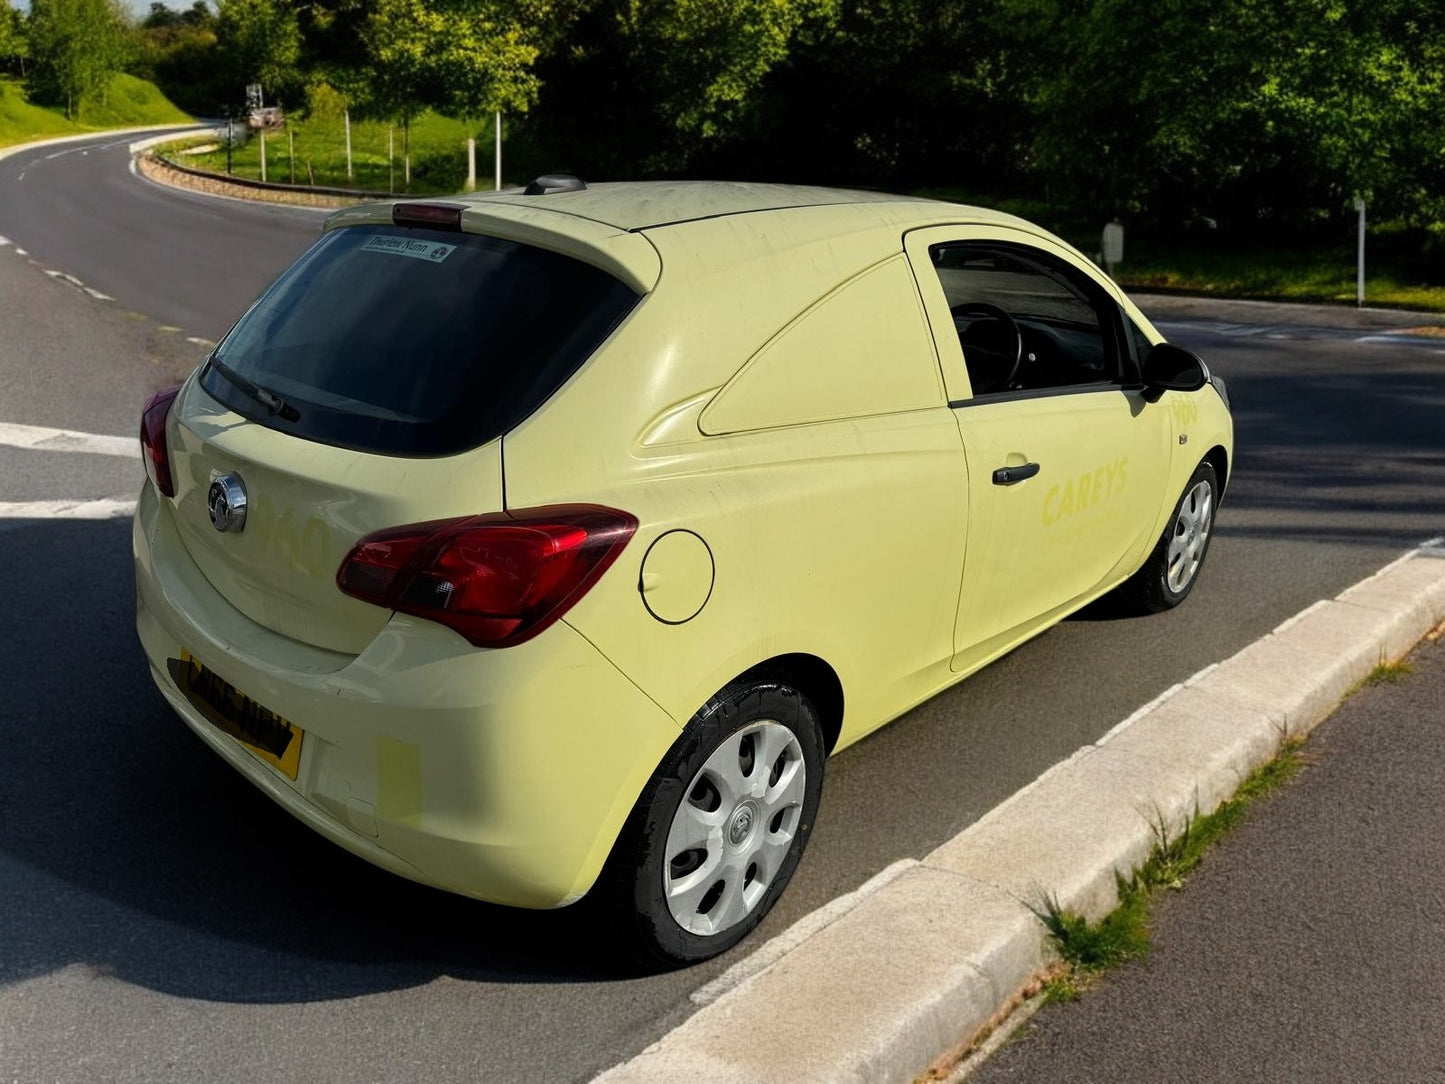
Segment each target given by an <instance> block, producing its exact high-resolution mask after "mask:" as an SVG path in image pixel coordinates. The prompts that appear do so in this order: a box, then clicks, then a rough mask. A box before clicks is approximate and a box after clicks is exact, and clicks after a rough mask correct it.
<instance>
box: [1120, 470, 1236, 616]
mask: <svg viewBox="0 0 1445 1084" xmlns="http://www.w3.org/2000/svg"><path fill="white" fill-rule="evenodd" d="M1218 504H1219V477H1218V475H1217V474H1216V473H1215V470H1214V467H1213V465H1211V464H1210V463H1209V462H1207V461H1206V462H1203V463H1200V464H1199V466H1197V467H1195V468H1194V473H1193V474H1192V475H1191V476H1190V478H1189V481H1188V483H1187V484H1186V485H1185V486H1184V494H1183V496H1181V497H1180V498H1179V503H1178V504H1176V505H1175V506H1174V513H1173V515H1171V516H1170V517H1169V523H1168V525H1167V526H1166V527H1165V528H1164V533H1163V535H1161V536H1160V538H1159V542H1158V544H1157V545H1156V546H1155V547H1154V550H1153V552H1151V553H1150V554H1149V558H1148V560H1146V561H1145V562H1144V567H1143V568H1141V569H1139V571H1138V572H1136V573H1134V575H1133V576H1131V577H1130V578H1129V579H1128V580H1126V581H1125V583H1124V584H1123V586H1121V587H1120V588H1119V597H1120V600H1121V601H1122V602H1124V603H1125V604H1126V605H1127V606H1128V607H1129V608H1130V609H1132V610H1135V611H1137V612H1140V613H1161V612H1163V611H1164V610H1169V609H1172V608H1173V607H1175V606H1178V605H1179V604H1180V603H1181V602H1183V601H1184V600H1185V599H1186V598H1188V597H1189V592H1190V590H1191V589H1192V588H1193V587H1194V584H1195V582H1196V581H1197V580H1198V579H1199V570H1200V569H1201V568H1203V567H1204V557H1205V554H1206V553H1207V552H1208V551H1209V539H1210V537H1211V536H1212V535H1213V533H1214V510H1215V508H1216V507H1218Z"/></svg>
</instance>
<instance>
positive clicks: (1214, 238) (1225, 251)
mask: <svg viewBox="0 0 1445 1084" xmlns="http://www.w3.org/2000/svg"><path fill="white" fill-rule="evenodd" d="M913 194H914V195H917V196H926V197H928V198H930V199H943V200H950V201H953V202H957V203H972V204H977V205H980V206H984V207H990V208H993V209H995V210H999V211H1004V212H1006V213H1008V214H1014V215H1018V216H1020V217H1021V218H1026V219H1028V220H1029V221H1031V222H1036V223H1038V224H1039V225H1041V226H1043V227H1044V228H1045V229H1048V230H1052V231H1053V232H1054V233H1057V234H1058V235H1059V236H1061V237H1063V238H1065V239H1067V240H1068V241H1069V243H1070V244H1072V245H1074V247H1076V248H1077V249H1079V251H1080V252H1083V253H1084V254H1085V255H1093V254H1094V253H1097V252H1098V251H1099V245H1100V237H1099V234H1100V231H1101V229H1102V227H1103V223H1102V222H1100V223H1098V225H1097V226H1093V225H1091V224H1089V225H1086V224H1084V223H1081V222H1079V221H1078V220H1063V219H1061V218H1060V217H1059V213H1058V211H1057V210H1056V209H1055V208H1053V207H1051V206H1050V205H1049V204H1048V203H1046V202H1044V201H1043V200H1037V199H1025V198H1012V199H1008V198H1003V199H1001V198H998V197H989V196H980V195H978V194H977V193H976V192H970V191H969V190H968V189H966V188H960V187H952V188H929V189H920V190H918V191H915V192H914V193H913ZM1399 232H1400V231H1399V224H1391V223H1385V224H1383V225H1380V224H1375V225H1372V227H1371V230H1370V233H1369V235H1368V236H1367V237H1366V239H1365V304H1367V305H1379V306H1386V307H1396V308H1406V309H1421V310H1424V311H1427V312H1445V284H1440V283H1438V282H1422V281H1420V277H1421V276H1420V274H1419V273H1418V272H1411V271H1410V270H1409V269H1408V265H1409V263H1410V260H1409V259H1403V258H1402V257H1403V256H1408V255H1409V246H1408V245H1404V246H1402V245H1401V239H1400V236H1399ZM1355 255H1356V254H1355V248H1354V233H1353V229H1352V228H1349V229H1344V230H1343V232H1342V234H1341V235H1340V238H1339V243H1338V244H1333V245H1331V244H1323V245H1319V244H1317V245H1308V244H1303V243H1300V244H1295V245H1277V244H1271V243H1269V242H1267V241H1264V242H1258V243H1250V242H1249V241H1248V240H1247V239H1241V238H1239V237H1237V236H1235V237H1231V236H1229V235H1227V234H1225V233H1223V232H1221V233H1219V234H1218V235H1213V234H1202V235H1198V234H1197V235H1195V236H1194V237H1191V238H1190V239H1189V240H1188V241H1187V242H1174V243H1166V242H1163V241H1159V240H1155V239H1151V238H1150V237H1148V236H1147V234H1146V232H1145V231H1144V230H1143V229H1142V228H1139V229H1133V228H1131V229H1128V230H1127V232H1126V235H1125V238H1124V262H1123V263H1121V264H1120V265H1119V266H1118V267H1116V268H1115V269H1114V271H1115V274H1114V277H1115V278H1116V279H1117V280H1118V281H1119V284H1120V285H1121V286H1123V287H1124V288H1125V289H1127V290H1130V291H1135V290H1137V291H1141V292H1143V291H1148V290H1151V289H1152V290H1160V289H1163V290H1178V291H1181V292H1187V293H1193V294H1203V295H1206V296H1215V297H1231V298H1240V297H1242V298H1251V299H1254V300H1259V301H1300V302H1313V303H1321V304H1345V305H1353V304H1355ZM1414 255H1415V256H1419V255H1420V253H1419V252H1416V253H1414ZM1416 262H1418V261H1416ZM1437 266H1438V261H1437ZM1431 277H1434V278H1438V277H1439V276H1438V273H1437V274H1435V275H1433V276H1431Z"/></svg>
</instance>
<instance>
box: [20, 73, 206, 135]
mask: <svg viewBox="0 0 1445 1084" xmlns="http://www.w3.org/2000/svg"><path fill="white" fill-rule="evenodd" d="M190 119H191V118H190V116H188V115H187V114H185V113H183V112H181V110H179V109H177V108H176V107H175V106H174V105H172V104H171V102H170V100H169V99H168V98H166V96H165V95H164V94H162V93H161V92H160V91H159V90H158V89H156V86H155V84H154V83H148V82H146V81H145V80H144V79H137V78H136V77H135V76H133V75H126V74H124V73H123V72H122V73H117V74H116V75H114V76H112V77H111V80H110V82H109V83H108V84H107V85H106V89H105V92H104V93H103V94H102V95H100V96H98V97H96V98H94V99H88V100H87V101H85V102H82V103H81V107H80V111H79V115H78V118H77V120H75V121H71V120H70V119H68V118H67V117H66V116H65V114H64V112H62V111H61V110H58V109H51V108H47V107H45V106H39V105H33V104H32V103H31V102H30V101H29V100H28V99H27V98H26V97H25V90H24V88H23V87H22V86H21V85H20V84H19V83H18V82H15V81H14V80H9V79H0V147H6V146H11V145H13V144H15V143H28V142H30V141H31V140H33V139H45V138H47V137H49V136H67V135H83V134H84V133H85V132H88V131H94V130H96V129H104V128H133V127H139V126H141V125H146V124H183V123H185V122H186V121H188V120H190Z"/></svg>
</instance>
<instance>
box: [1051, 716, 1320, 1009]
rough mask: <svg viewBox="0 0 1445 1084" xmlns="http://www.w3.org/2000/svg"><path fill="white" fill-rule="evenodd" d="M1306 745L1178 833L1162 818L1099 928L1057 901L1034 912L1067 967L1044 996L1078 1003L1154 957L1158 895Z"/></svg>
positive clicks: (1292, 767) (1286, 750) (1174, 884)
mask: <svg viewBox="0 0 1445 1084" xmlns="http://www.w3.org/2000/svg"><path fill="white" fill-rule="evenodd" d="M1301 744H1302V740H1301V739H1298V738H1295V739H1290V740H1289V741H1287V742H1285V743H1284V745H1282V746H1281V748H1280V751H1279V752H1278V753H1277V754H1276V755H1275V756H1274V757H1273V758H1272V759H1271V760H1269V761H1267V762H1266V763H1264V764H1262V765H1260V766H1259V767H1258V768H1256V769H1255V770H1254V771H1253V772H1251V773H1250V774H1249V776H1248V777H1247V778H1246V779H1245V780H1244V782H1243V783H1241V784H1240V786H1239V789H1238V790H1236V791H1235V792H1234V794H1233V795H1232V796H1231V797H1229V798H1227V799H1225V800H1224V801H1223V802H1221V803H1220V805H1219V806H1218V808H1216V809H1215V810H1214V812H1212V813H1209V814H1207V815H1202V816H1201V815H1199V814H1197V813H1196V814H1195V815H1193V816H1191V817H1189V818H1187V819H1186V820H1185V822H1184V825H1183V827H1182V828H1181V829H1180V830H1179V831H1178V832H1170V831H1168V828H1167V826H1166V825H1165V824H1164V823H1163V821H1162V820H1161V821H1159V822H1157V823H1156V824H1155V826H1154V835H1155V844H1154V849H1153V851H1152V852H1151V853H1150V855H1149V858H1148V859H1147V860H1146V861H1145V862H1144V864H1143V865H1142V866H1140V867H1139V868H1138V869H1137V870H1135V871H1134V872H1133V873H1132V874H1131V875H1130V876H1129V877H1127V878H1125V877H1120V878H1119V902H1118V905H1117V906H1116V907H1115V908H1114V910H1112V911H1110V912H1109V913H1108V914H1107V915H1105V916H1104V917H1103V918H1102V919H1100V920H1099V921H1098V922H1090V921H1089V920H1088V919H1086V918H1084V917H1083V916H1082V915H1079V914H1075V913H1074V912H1072V911H1068V910H1065V909H1064V908H1062V907H1061V906H1060V905H1059V902H1058V900H1057V899H1055V898H1053V897H1052V896H1050V897H1046V898H1045V899H1044V901H1043V903H1042V904H1041V905H1040V906H1038V907H1036V908H1034V914H1036V915H1037V916H1038V918H1039V921H1040V922H1042V923H1043V925H1044V928H1045V929H1046V930H1048V932H1049V936H1050V937H1051V938H1052V939H1053V942H1054V946H1055V947H1056V948H1057V949H1058V952H1059V957H1060V958H1061V959H1062V961H1063V965H1062V966H1061V967H1060V968H1059V969H1058V970H1056V971H1055V973H1054V974H1053V975H1051V976H1050V977H1049V978H1048V980H1047V981H1046V982H1045V983H1044V995H1045V996H1046V997H1048V998H1050V999H1051V1000H1064V1001H1067V1000H1072V999H1074V998H1076V997H1077V996H1078V995H1079V993H1080V991H1082V990H1084V989H1087V988H1088V987H1089V986H1090V985H1091V984H1092V983H1093V982H1094V981H1095V980H1096V979H1097V978H1098V976H1099V974H1100V973H1102V972H1103V971H1104V970H1106V969H1107V968H1110V967H1113V966H1114V965H1115V964H1119V963H1122V962H1124V961H1125V960H1132V959H1137V958H1139V957H1142V956H1145V955H1147V954H1148V951H1149V913H1150V909H1151V905H1152V900H1153V898H1154V896H1155V895H1156V894H1157V893H1159V892H1161V891H1172V890H1175V889H1178V888H1181V887H1183V885H1184V880H1185V878H1186V877H1188V876H1189V874H1190V873H1192V872H1193V871H1194V869H1195V868H1196V867H1197V866H1198V865H1199V863H1200V862H1201V861H1202V860H1203V859H1204V856H1205V854H1206V853H1207V852H1208V851H1209V849H1210V848H1211V847H1213V846H1214V845H1215V844H1216V843H1217V842H1219V840H1220V839H1221V838H1222V837H1223V836H1225V835H1226V834H1228V832H1229V831H1230V830H1231V829H1232V828H1233V827H1234V826H1235V825H1236V824H1237V823H1238V822H1239V818H1240V817H1241V816H1242V815H1243V814H1244V811H1245V810H1246V809H1247V808H1248V807H1249V806H1250V805H1251V804H1252V803H1254V802H1257V801H1259V800H1260V799H1261V798H1264V797H1266V796H1267V795H1269V794H1271V793H1273V792H1274V791H1275V790H1277V789H1278V788H1279V787H1280V786H1282V785H1283V784H1284V783H1286V782H1288V781H1289V780H1290V779H1292V778H1294V776H1295V774H1296V773H1297V772H1298V771H1299V770H1300V768H1301V766H1302V765H1303V763H1304V758H1303V756H1302V754H1301V753H1300V745H1301Z"/></svg>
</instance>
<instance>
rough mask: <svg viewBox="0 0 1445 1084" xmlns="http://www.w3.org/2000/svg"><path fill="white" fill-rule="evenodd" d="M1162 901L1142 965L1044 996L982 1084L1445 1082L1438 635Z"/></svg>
mask: <svg viewBox="0 0 1445 1084" xmlns="http://www.w3.org/2000/svg"><path fill="white" fill-rule="evenodd" d="M1410 663H1411V665H1412V667H1413V671H1412V672H1411V673H1410V674H1409V675H1407V676H1406V677H1404V678H1403V679H1402V680H1400V681H1399V682H1398V683H1397V684H1389V685H1378V686H1375V687H1373V688H1368V689H1365V690H1363V691H1361V692H1360V693H1358V694H1356V695H1355V696H1354V697H1352V698H1351V699H1350V700H1349V701H1347V702H1346V703H1345V704H1344V706H1343V707H1341V709H1340V710H1339V711H1338V712H1337V713H1336V714H1335V715H1334V716H1332V717H1331V718H1330V719H1329V720H1327V721H1326V722H1325V723H1323V724H1322V725H1321V726H1320V728H1319V729H1318V730H1317V731H1316V732H1315V734H1314V735H1313V737H1312V738H1311V739H1310V741H1309V743H1308V745H1306V746H1305V753H1306V756H1307V758H1308V760H1307V766H1306V767H1305V769H1304V771H1303V772H1302V773H1301V775H1300V776H1299V777H1298V778H1297V779H1296V780H1295V781H1294V782H1293V783H1292V784H1290V785H1288V786H1286V787H1284V788H1283V789H1282V790H1281V791H1280V792H1278V793H1277V794H1276V795H1274V796H1273V797H1272V798H1271V799H1270V800H1268V801H1266V802H1264V803H1261V804H1260V805H1257V806H1255V807H1253V808H1252V809H1250V810H1249V812H1248V813H1247V814H1246V817H1245V820H1244V823H1243V824H1242V825H1241V826H1240V827H1239V828H1238V829H1237V830H1236V831H1235V833H1233V834H1232V835H1231V836H1230V837H1228V838H1226V839H1225V840H1224V842H1223V843H1222V844H1221V845H1220V846H1219V847H1218V848H1217V849H1216V850H1214V851H1213V852H1211V853H1210V854H1209V855H1208V856H1207V857H1206V859H1205V861H1204V864H1203V865H1202V866H1201V867H1200V869H1199V870H1198V871H1197V872H1196V873H1195V875H1194V876H1193V877H1191V878H1190V880H1189V882H1188V883H1187V885H1186V886H1185V889H1184V891H1183V892H1180V893H1178V894H1170V895H1168V896H1165V897H1164V898H1163V899H1162V900H1161V902H1160V904H1159V905H1158V906H1157V908H1156V909H1155V914H1154V922H1153V939H1152V940H1153V951H1152V952H1151V953H1150V955H1149V958H1148V960H1147V961H1143V962H1138V963H1132V964H1129V965H1127V966H1124V967H1121V968H1119V969H1117V970H1115V971H1113V972H1110V973H1109V974H1107V975H1105V976H1104V978H1103V980H1102V982H1101V984H1100V986H1099V987H1098V988H1096V989H1094V990H1093V991H1091V992H1089V993H1087V994H1085V995H1084V996H1083V997H1082V998H1081V999H1080V1000H1078V1001H1076V1002H1074V1003H1072V1004H1068V1005H1050V1006H1046V1007H1045V1008H1044V1009H1042V1010H1041V1011H1040V1012H1039V1014H1038V1015H1037V1016H1035V1017H1034V1018H1033V1021H1032V1023H1031V1024H1030V1025H1029V1027H1028V1028H1027V1030H1026V1031H1024V1032H1022V1033H1021V1034H1020V1035H1019V1036H1017V1037H1016V1038H1015V1039H1014V1040H1013V1041H1012V1042H1010V1043H1008V1044H1006V1045H1005V1046H1003V1047H1002V1048H1000V1049H999V1050H998V1051H997V1052H995V1053H994V1055H993V1056H992V1057H991V1058H990V1059H989V1060H988V1061H987V1062H986V1063H984V1064H983V1066H982V1067H981V1068H980V1069H979V1070H978V1071H977V1072H975V1073H974V1074H973V1075H972V1076H971V1077H970V1078H969V1080H970V1084H1005V1082H1007V1081H1038V1080H1058V1081H1072V1082H1074V1084H1095V1082H1097V1084H1114V1082H1115V1081H1124V1080H1129V1081H1154V1080H1165V1079H1167V1080H1170V1081H1174V1082H1177V1084H1235V1082H1236V1081H1247V1080H1260V1081H1274V1080H1277V1081H1311V1082H1315V1084H1353V1082H1355V1081H1385V1080H1399V1081H1439V1080H1442V1079H1445V986H1442V985H1441V983H1440V973H1441V971H1442V970H1445V936H1442V934H1445V907H1442V900H1441V881H1440V876H1441V870H1442V869H1445V832H1442V831H1441V828H1442V820H1445V816H1442V813H1441V810H1442V808H1445V776H1442V775H1441V773H1440V761H1441V759H1442V757H1445V730H1442V729H1441V726H1440V711H1441V705H1442V704H1445V641H1440V642H1436V643H1426V644H1422V645H1421V646H1420V647H1419V648H1417V649H1416V651H1415V652H1414V654H1413V655H1412V656H1411V658H1410Z"/></svg>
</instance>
